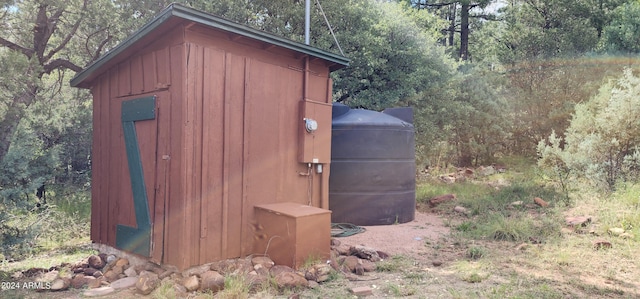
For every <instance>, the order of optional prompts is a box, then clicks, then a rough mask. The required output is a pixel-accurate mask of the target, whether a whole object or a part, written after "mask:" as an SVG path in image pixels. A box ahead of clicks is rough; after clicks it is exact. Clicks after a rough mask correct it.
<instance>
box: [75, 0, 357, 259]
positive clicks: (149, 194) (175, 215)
mask: <svg viewBox="0 0 640 299" xmlns="http://www.w3.org/2000/svg"><path fill="white" fill-rule="evenodd" d="M347 64H348V60H347V59H346V58H345V57H343V56H340V55H336V54H332V53H329V52H326V51H322V50H319V49H317V48H314V47H310V46H308V45H304V44H300V43H297V42H293V41H290V40H287V39H283V38H281V37H277V36H275V35H271V34H268V33H265V32H263V31H259V30H255V29H252V28H249V27H246V26H243V25H239V24H236V23H233V22H230V21H227V20H224V19H221V18H218V17H215V16H212V15H209V14H206V13H203V12H201V11H197V10H194V9H191V8H188V7H185V6H182V5H178V4H171V5H170V6H168V7H167V8H166V9H165V10H163V11H162V12H161V13H160V14H159V15H158V16H157V17H156V18H154V19H153V20H152V21H151V22H149V23H147V24H146V25H145V26H143V27H142V28H141V29H140V30H138V31H137V32H136V33H135V34H133V35H132V36H131V37H129V38H128V39H126V40H125V41H124V42H122V43H121V44H119V45H118V46H117V47H115V48H113V49H112V50H110V51H109V52H108V53H107V54H106V55H104V56H103V57H101V58H100V59H98V60H97V61H96V62H94V63H93V64H91V65H90V66H88V67H87V68H86V69H85V70H83V71H81V72H80V73H78V74H77V75H76V76H75V77H74V78H73V79H72V80H71V85H72V86H75V87H80V88H89V89H90V90H91V93H92V95H93V100H94V101H93V129H94V130H93V134H94V137H93V151H92V210H91V240H92V241H93V242H94V243H99V244H106V245H108V246H113V247H116V248H119V249H123V250H126V251H129V252H133V253H137V254H139V255H142V256H147V257H149V258H150V259H151V260H152V261H155V262H158V263H164V264H171V265H175V266H177V267H178V268H180V269H184V268H187V267H189V266H193V265H199V264H203V263H207V262H211V261H216V260H221V259H226V258H235V257H243V256H247V255H250V254H253V253H254V251H255V248H254V245H255V244H254V243H255V240H257V239H260V237H259V236H256V227H258V226H262V225H263V224H257V223H256V212H255V210H256V207H257V206H262V205H267V206H268V205H269V204H279V203H285V202H288V203H293V204H294V205H295V204H299V205H300V206H302V205H304V206H311V207H315V208H317V209H323V210H322V211H326V209H328V206H329V205H328V182H329V180H328V175H329V170H330V167H329V163H330V157H331V153H330V150H331V98H332V97H331V93H332V89H331V87H332V81H331V79H330V77H329V73H330V72H331V71H333V70H336V69H339V68H342V67H345V66H346V65H347ZM296 213H299V212H296ZM276 214H279V213H278V212H277V211H276ZM299 214H300V213H299ZM294 215H295V213H294ZM300 215H302V214H300ZM301 227H302V226H301ZM329 229H330V228H329V227H326V228H325V227H322V228H321V230H320V231H322V232H325V231H326V232H328V231H329ZM323 234H324V233H323ZM307 235H313V234H307ZM327 238H328V236H327ZM323 240H324V239H323ZM327 240H328V239H327ZM322 242H324V241H322ZM323 244H324V243H323ZM327 246H328V244H327Z"/></svg>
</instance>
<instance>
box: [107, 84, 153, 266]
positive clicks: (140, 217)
mask: <svg viewBox="0 0 640 299" xmlns="http://www.w3.org/2000/svg"><path fill="white" fill-rule="evenodd" d="M155 118H156V97H155V96H152V97H145V98H139V99H135V100H130V101H124V102H122V128H123V130H124V144H125V148H126V152H127V162H128V165H129V177H130V179H131V191H132V192H133V207H134V209H135V215H136V226H137V227H131V226H126V225H121V224H118V225H117V226H116V247H118V248H120V249H123V250H126V251H130V252H133V253H137V254H140V255H144V256H150V255H151V218H150V217H149V204H148V203H149V198H148V196H147V189H146V185H145V181H144V172H143V169H142V160H141V158H140V148H139V146H138V137H137V135H136V127H135V122H136V121H142V120H151V119H155Z"/></svg>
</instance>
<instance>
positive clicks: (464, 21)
mask: <svg viewBox="0 0 640 299" xmlns="http://www.w3.org/2000/svg"><path fill="white" fill-rule="evenodd" d="M469 10H471V5H469V4H468V3H463V4H462V9H461V10H460V59H462V60H464V61H466V60H467V59H469Z"/></svg>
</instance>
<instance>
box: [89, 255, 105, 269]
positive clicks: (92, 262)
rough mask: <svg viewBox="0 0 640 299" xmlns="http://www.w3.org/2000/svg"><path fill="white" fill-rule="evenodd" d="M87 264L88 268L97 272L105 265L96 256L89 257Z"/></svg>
mask: <svg viewBox="0 0 640 299" xmlns="http://www.w3.org/2000/svg"><path fill="white" fill-rule="evenodd" d="M88 263H89V266H91V267H92V268H94V269H98V270H99V269H102V267H104V265H105V263H104V261H103V260H102V259H101V258H100V257H99V256H97V255H92V256H90V257H89V260H88Z"/></svg>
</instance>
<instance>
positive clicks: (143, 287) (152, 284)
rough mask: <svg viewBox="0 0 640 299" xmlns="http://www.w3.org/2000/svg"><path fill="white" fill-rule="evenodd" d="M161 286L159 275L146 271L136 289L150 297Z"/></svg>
mask: <svg viewBox="0 0 640 299" xmlns="http://www.w3.org/2000/svg"><path fill="white" fill-rule="evenodd" d="M159 285H160V280H159V279H158V275H156V274H155V273H153V272H147V271H144V272H142V273H140V277H139V278H138V281H137V282H136V289H138V292H140V293H141V294H143V295H149V294H151V292H153V290H155V289H156V288H157V287H158V286H159Z"/></svg>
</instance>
